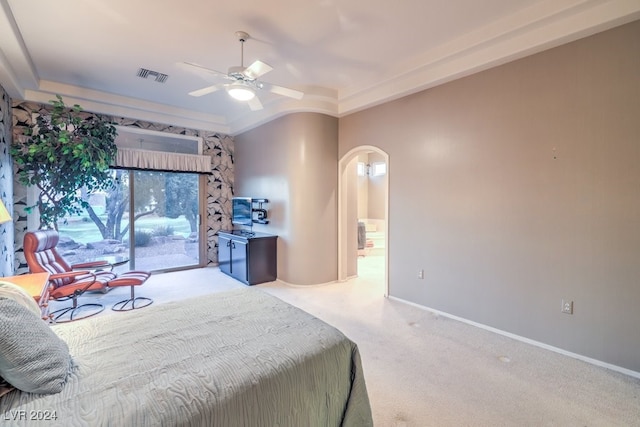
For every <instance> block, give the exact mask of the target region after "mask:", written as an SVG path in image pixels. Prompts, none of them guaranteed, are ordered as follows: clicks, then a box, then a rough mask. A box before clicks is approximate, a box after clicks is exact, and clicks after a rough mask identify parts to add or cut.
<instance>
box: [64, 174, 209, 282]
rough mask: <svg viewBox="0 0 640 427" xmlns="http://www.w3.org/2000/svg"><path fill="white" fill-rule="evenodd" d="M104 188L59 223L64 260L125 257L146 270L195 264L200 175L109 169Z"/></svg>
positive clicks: (77, 260)
mask: <svg viewBox="0 0 640 427" xmlns="http://www.w3.org/2000/svg"><path fill="white" fill-rule="evenodd" d="M112 173H113V176H114V178H115V183H116V184H115V185H114V186H113V188H112V189H111V190H109V191H107V192H103V193H98V194H87V195H84V198H85V200H87V201H88V202H89V205H90V207H89V208H88V209H86V210H85V213H84V214H82V215H79V216H75V217H66V218H64V220H63V221H60V222H59V224H58V229H59V232H60V237H61V243H60V248H61V250H62V251H63V255H64V257H65V259H67V260H68V261H70V262H72V263H73V262H82V261H89V260H94V259H104V258H105V257H110V258H115V257H118V258H121V259H122V258H128V259H129V260H130V262H129V268H136V269H141V270H148V271H160V270H171V269H176V268H184V267H190V266H198V265H200V249H199V248H200V238H199V234H200V233H199V218H200V215H199V212H200V203H199V200H200V195H199V193H200V186H199V175H197V174H192V173H178V172H155V171H126V170H113V171H112Z"/></svg>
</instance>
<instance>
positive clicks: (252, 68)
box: [242, 61, 273, 80]
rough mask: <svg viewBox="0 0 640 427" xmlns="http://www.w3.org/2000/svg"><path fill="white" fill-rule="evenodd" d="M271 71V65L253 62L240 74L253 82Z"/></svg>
mask: <svg viewBox="0 0 640 427" xmlns="http://www.w3.org/2000/svg"><path fill="white" fill-rule="evenodd" d="M271 70H273V67H271V65H269V64H265V63H264V62H262V61H255V62H254V63H253V64H251V65H249V66H248V67H247V68H246V69H245V70H244V71H243V73H242V74H244V75H245V76H246V77H248V78H249V79H251V80H255V79H257V78H258V77H260V76H262V75H264V74H267V73H268V72H269V71H271Z"/></svg>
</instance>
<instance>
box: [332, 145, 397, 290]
mask: <svg viewBox="0 0 640 427" xmlns="http://www.w3.org/2000/svg"><path fill="white" fill-rule="evenodd" d="M390 170H391V168H390V165H389V155H388V154H387V153H386V152H384V151H383V150H381V149H379V148H378V147H374V146H368V145H363V146H359V147H356V148H354V149H352V150H350V151H349V152H348V153H346V154H345V155H344V156H343V157H342V158H341V159H340V162H339V166H338V171H339V172H338V280H340V281H346V280H348V279H350V278H352V277H355V276H357V275H359V271H358V270H359V268H360V269H363V268H366V269H367V274H379V275H381V279H382V280H383V281H384V285H383V289H384V296H388V295H389V280H388V278H389V273H388V270H389V268H388V265H389V263H388V259H389V245H388V241H389V173H390ZM363 243H364V245H363ZM360 273H362V271H361V272H360Z"/></svg>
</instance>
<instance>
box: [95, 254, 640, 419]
mask: <svg viewBox="0 0 640 427" xmlns="http://www.w3.org/2000/svg"><path fill="white" fill-rule="evenodd" d="M381 259H382V258H381V257H377V256H370V257H366V258H361V259H360V261H359V262H360V263H361V264H360V277H359V278H358V279H353V280H350V281H349V282H346V283H336V284H331V285H325V286H316V287H290V286H285V285H283V284H281V283H278V282H273V283H267V284H262V285H258V286H255V287H256V288H258V289H262V290H264V291H266V292H269V293H271V294H273V295H275V296H277V297H279V298H281V299H283V300H285V301H287V302H289V303H291V304H293V305H296V306H298V307H300V308H302V309H304V310H306V311H308V312H309V313H311V314H313V315H315V316H317V317H319V318H320V319H323V320H325V321H326V322H327V323H330V324H332V325H334V326H335V327H337V328H338V329H340V330H341V331H343V332H344V333H345V334H346V335H347V336H348V337H350V338H351V339H352V340H354V341H355V342H356V343H357V344H358V346H359V348H360V351H361V355H362V361H363V366H364V370H365V378H366V381H367V388H368V391H369V397H370V400H371V406H372V409H373V415H374V420H375V425H376V426H380V427H387V426H388V427H393V426H420V427H422V426H640V380H638V379H636V378H632V377H628V376H625V375H623V374H620V373H616V372H613V371H609V370H607V369H604V368H600V367H596V366H593V365H590V364H588V363H585V362H582V361H579V360H575V359H572V358H570V357H567V356H563V355H560V354H557V353H554V352H551V351H548V350H544V349H541V348H538V347H534V346H531V345H529V344H525V343H522V342H519V341H515V340H513V339H510V338H507V337H504V336H501V335H497V334H494V333H492V332H489V331H485V330H482V329H479V328H476V327H473V326H470V325H467V324H464V323H461V322H458V321H455V320H451V319H448V318H445V317H441V316H437V315H434V314H432V313H430V312H428V311H425V310H421V309H419V308H416V307H413V306H409V305H406V304H403V303H401V302H398V301H393V300H389V299H386V298H384V297H383V296H382V295H383V288H382V286H383V279H382V274H383V271H382V268H381V263H380V260H381ZM242 286H244V285H243V284H241V283H239V282H237V281H235V280H233V279H231V278H229V277H228V276H226V275H224V274H222V273H220V271H219V270H218V269H217V268H205V269H198V270H188V271H184V272H179V273H166V274H161V275H156V276H152V277H151V278H150V279H149V281H148V282H147V283H146V284H145V286H143V287H141V288H140V289H139V290H138V294H140V295H144V296H150V297H152V298H154V300H155V302H154V304H161V303H162V302H166V301H170V300H175V299H181V298H187V297H189V296H193V295H201V294H204V293H209V292H219V291H224V290H228V289H233V288H236V287H242ZM127 295H128V289H116V290H113V291H111V292H109V293H108V294H106V295H95V298H96V299H100V300H102V302H104V303H105V304H108V305H109V306H110V305H111V304H112V303H114V302H116V301H118V300H120V299H123V298H125V297H126V296H127ZM93 298H94V296H93V295H92V296H91V297H83V301H85V300H88V299H93ZM111 313H113V312H111V310H109V309H107V310H105V311H104V312H103V313H102V314H101V315H118V313H113V314H111ZM639 357H640V356H639Z"/></svg>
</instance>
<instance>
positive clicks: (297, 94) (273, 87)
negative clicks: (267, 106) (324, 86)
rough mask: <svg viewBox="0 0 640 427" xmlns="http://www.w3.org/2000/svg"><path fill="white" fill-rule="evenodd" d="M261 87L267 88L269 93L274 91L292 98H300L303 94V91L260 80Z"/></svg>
mask: <svg viewBox="0 0 640 427" xmlns="http://www.w3.org/2000/svg"><path fill="white" fill-rule="evenodd" d="M262 88H263V89H266V90H268V91H269V92H271V93H275V94H278V95H282V96H288V97H289V98H293V99H302V97H303V96H304V93H303V92H300V91H299V90H295V89H289V88H288V87H283V86H277V85H272V84H271V83H264V82H262Z"/></svg>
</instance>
